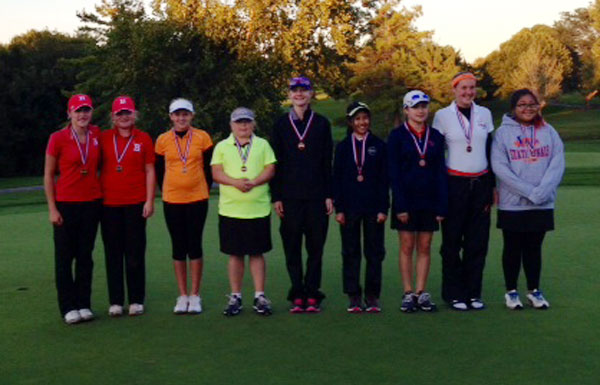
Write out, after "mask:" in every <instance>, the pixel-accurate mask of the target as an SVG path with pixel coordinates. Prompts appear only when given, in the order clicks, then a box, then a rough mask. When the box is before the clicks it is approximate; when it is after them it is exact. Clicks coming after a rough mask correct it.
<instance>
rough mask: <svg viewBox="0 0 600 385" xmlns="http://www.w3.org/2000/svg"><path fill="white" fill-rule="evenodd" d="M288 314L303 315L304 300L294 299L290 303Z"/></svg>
mask: <svg viewBox="0 0 600 385" xmlns="http://www.w3.org/2000/svg"><path fill="white" fill-rule="evenodd" d="M290 313H294V314H299V313H304V300H303V299H302V298H296V299H294V300H293V301H292V306H291V307H290Z"/></svg>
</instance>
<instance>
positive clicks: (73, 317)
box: [65, 310, 81, 325]
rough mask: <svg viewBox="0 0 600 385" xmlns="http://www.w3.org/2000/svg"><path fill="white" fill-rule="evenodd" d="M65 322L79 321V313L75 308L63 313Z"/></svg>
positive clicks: (70, 323)
mask: <svg viewBox="0 0 600 385" xmlns="http://www.w3.org/2000/svg"><path fill="white" fill-rule="evenodd" d="M65 322H66V323H68V324H69V325H72V324H76V323H78V322H81V315H80V314H79V312H78V311H77V310H71V311H70V312H68V313H67V314H65Z"/></svg>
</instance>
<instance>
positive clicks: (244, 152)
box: [233, 135, 254, 172]
mask: <svg viewBox="0 0 600 385" xmlns="http://www.w3.org/2000/svg"><path fill="white" fill-rule="evenodd" d="M252 138H254V135H252V136H250V141H249V142H248V143H247V144H246V145H244V146H242V144H241V143H240V142H239V140H238V139H237V138H236V137H235V136H234V137H233V140H235V146H236V147H237V150H238V154H240V159H241V160H242V172H246V171H248V168H247V167H246V162H248V157H249V156H250V149H251V148H252Z"/></svg>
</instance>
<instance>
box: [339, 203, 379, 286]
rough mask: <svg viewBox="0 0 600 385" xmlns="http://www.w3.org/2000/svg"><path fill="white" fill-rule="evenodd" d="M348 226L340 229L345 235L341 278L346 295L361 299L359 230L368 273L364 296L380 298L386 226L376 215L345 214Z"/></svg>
mask: <svg viewBox="0 0 600 385" xmlns="http://www.w3.org/2000/svg"><path fill="white" fill-rule="evenodd" d="M345 217H346V223H345V225H343V226H340V232H341V234H342V262H343V263H342V275H343V286H344V293H346V294H348V295H350V296H357V295H358V296H360V295H361V294H362V288H361V287H360V260H361V258H362V255H361V254H362V253H361V244H360V229H361V226H362V229H363V244H364V253H365V259H366V260H367V270H366V272H365V295H366V296H367V297H370V296H372V297H376V298H379V294H380V293H381V262H382V261H383V259H384V257H385V248H384V229H385V227H384V226H385V225H384V224H383V223H377V214H353V213H346V215H345Z"/></svg>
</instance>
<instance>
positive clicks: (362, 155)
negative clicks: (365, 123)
mask: <svg viewBox="0 0 600 385" xmlns="http://www.w3.org/2000/svg"><path fill="white" fill-rule="evenodd" d="M368 136H369V133H368V132H367V133H366V134H365V136H364V137H363V140H362V147H361V150H360V163H359V160H358V154H357V153H356V140H357V138H356V135H354V134H352V155H354V163H355V164H356V169H357V170H358V176H359V177H360V176H362V169H363V167H364V165H365V147H366V145H367V137H368ZM359 182H360V179H359Z"/></svg>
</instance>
